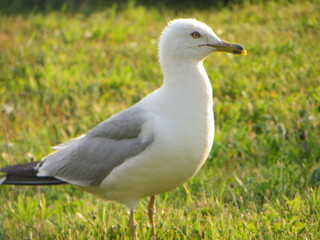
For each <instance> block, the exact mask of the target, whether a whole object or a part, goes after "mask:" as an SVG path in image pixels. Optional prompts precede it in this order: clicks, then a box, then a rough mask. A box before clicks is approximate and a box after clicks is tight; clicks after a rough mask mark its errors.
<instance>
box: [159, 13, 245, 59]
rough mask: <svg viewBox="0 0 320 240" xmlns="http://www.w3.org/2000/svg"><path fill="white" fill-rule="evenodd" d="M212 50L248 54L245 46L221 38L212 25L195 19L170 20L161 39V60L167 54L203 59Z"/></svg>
mask: <svg viewBox="0 0 320 240" xmlns="http://www.w3.org/2000/svg"><path fill="white" fill-rule="evenodd" d="M212 52H229V53H232V54H242V55H246V50H245V49H244V48H243V47H241V46H240V45H237V44H234V43H228V42H225V41H223V40H221V39H220V38H219V37H218V36H217V35H216V34H215V33H214V32H213V31H212V29H211V28H210V27H208V26H207V25H206V24H204V23H202V22H199V21H197V20H194V19H176V20H173V21H171V22H169V24H168V26H167V27H166V28H165V29H164V30H163V32H162V34H161V37H160V41H159V57H160V61H161V58H163V57H166V56H167V57H170V58H177V60H179V59H190V60H198V61H201V60H203V59H204V58H205V57H206V56H207V55H208V54H210V53H212Z"/></svg>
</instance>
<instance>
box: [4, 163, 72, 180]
mask: <svg viewBox="0 0 320 240" xmlns="http://www.w3.org/2000/svg"><path fill="white" fill-rule="evenodd" d="M38 163H39V162H30V163H26V164H17V165H10V166H6V167H3V168H1V169H0V171H1V172H4V173H5V175H4V176H2V178H0V184H10V185H56V184H66V182H64V181H61V180H59V179H57V178H55V177H38V176H37V170H35V167H36V166H37V164H38Z"/></svg>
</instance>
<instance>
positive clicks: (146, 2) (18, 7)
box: [0, 0, 266, 15]
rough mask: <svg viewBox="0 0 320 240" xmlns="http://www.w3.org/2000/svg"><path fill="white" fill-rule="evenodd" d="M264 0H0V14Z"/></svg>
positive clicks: (204, 6) (216, 5)
mask: <svg viewBox="0 0 320 240" xmlns="http://www.w3.org/2000/svg"><path fill="white" fill-rule="evenodd" d="M265 1H266V0H259V1H254V0H199V1H194V0H162V1H154V0H123V1H119V0H118V1H117V0H1V1H0V14H2V15H17V14H21V15H27V14H33V13H41V14H47V13H50V12H52V11H64V12H68V13H82V14H85V15H86V14H87V15H90V14H92V13H94V12H96V11H101V10H103V9H105V8H109V7H111V6H114V5H116V6H117V8H118V10H119V11H121V10H122V9H124V8H126V7H127V6H128V5H130V4H131V5H134V6H144V7H146V8H149V9H151V8H156V9H158V10H159V11H165V10H166V9H170V10H172V11H175V12H183V11H188V10H191V9H198V10H205V9H206V10H210V9H219V8H225V7H231V6H232V5H241V4H243V3H244V2H265Z"/></svg>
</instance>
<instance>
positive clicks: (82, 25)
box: [0, 1, 320, 240]
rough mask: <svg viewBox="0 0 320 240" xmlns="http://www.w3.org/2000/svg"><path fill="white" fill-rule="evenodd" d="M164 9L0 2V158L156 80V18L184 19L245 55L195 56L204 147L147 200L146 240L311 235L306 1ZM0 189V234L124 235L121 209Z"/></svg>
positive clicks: (127, 100)
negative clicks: (201, 87) (190, 165)
mask: <svg viewBox="0 0 320 240" xmlns="http://www.w3.org/2000/svg"><path fill="white" fill-rule="evenodd" d="M14 2H15V3H16V4H17V1H14ZM18 3H19V2H18ZM15 6H17V5H15ZM18 6H19V5H18ZM167 7H168V6H162V7H155V8H153V7H150V6H149V7H148V6H145V5H135V4H134V3H132V2H131V3H129V4H128V5H122V6H121V7H119V6H118V5H116V3H113V5H111V6H110V7H106V8H101V9H90V8H89V7H88V6H87V8H81V9H76V8H74V9H72V11H68V9H66V6H65V5H64V8H62V10H61V11H57V10H50V9H49V10H48V9H46V11H43V12H41V11H39V10H38V11H26V12H23V9H21V12H22V13H12V12H10V14H6V12H5V11H4V10H2V11H1V15H0V52H1V54H0V106H3V109H4V111H3V112H2V113H1V114H0V117H1V119H0V120H1V123H0V152H1V155H0V165H1V166H4V165H7V164H12V163H22V162H28V161H30V157H34V158H35V159H36V160H40V159H41V157H42V156H44V155H46V154H48V153H49V152H50V146H52V145H55V144H57V143H60V142H63V141H65V140H67V139H69V138H73V137H76V136H78V135H80V134H82V133H85V132H86V131H87V130H88V129H90V128H91V127H93V126H94V125H96V124H97V123H99V122H100V121H102V120H103V119H105V118H107V117H109V116H110V115H111V114H113V113H116V112H118V111H120V110H122V109H124V108H126V107H129V106H130V105H132V104H134V103H135V102H136V101H138V100H139V99H141V98H142V97H143V96H145V95H146V94H148V93H150V92H151V91H153V90H155V89H156V88H158V87H159V86H160V85H161V81H162V75H161V71H160V68H159V66H158V63H157V45H156V42H157V38H158V36H159V34H160V32H161V30H162V28H163V27H164V26H165V24H166V22H167V21H168V20H170V19H174V18H177V17H193V18H197V19H198V20H202V21H204V22H206V23H207V24H208V25H210V26H211V27H212V28H213V29H214V30H215V31H216V32H217V33H218V35H219V36H221V37H222V38H223V39H225V40H228V41H233V42H236V43H239V44H241V45H242V46H244V47H245V48H246V49H247V51H248V56H246V57H243V56H233V55H228V54H220V53H219V54H212V55H211V56H209V57H208V59H207V60H206V62H205V66H206V69H207V73H208V75H209V77H210V79H211V81H212V85H213V89H214V90H213V91H214V100H215V106H214V108H215V115H216V136H215V143H214V147H213V150H212V153H211V155H210V158H209V159H208V161H207V163H206V164H205V166H204V167H203V169H202V170H201V171H200V172H199V173H198V174H197V175H196V176H195V177H194V178H192V179H191V180H190V181H189V182H188V183H186V184H185V185H184V186H181V187H179V188H177V189H175V190H174V191H172V192H169V193H165V194H162V195H160V196H159V197H158V199H157V213H156V223H157V237H158V239H207V240H209V239H290V240H291V239H314V240H316V239H318V238H319V232H320V224H319V222H320V190H319V173H318V174H313V176H318V179H313V180H312V181H311V180H310V176H311V175H312V171H313V170H314V169H316V168H317V167H319V160H320V148H319V142H320V141H319V140H320V138H319V135H320V128H319V124H320V120H319V119H320V118H319V111H320V70H319V58H320V51H319V34H320V17H319V16H320V15H319V12H320V3H319V1H309V2H308V1H292V2H291V3H288V2H284V3H276V2H268V3H263V2H260V3H259V4H252V3H251V4H249V3H247V4H246V3H244V4H241V5H240V4H235V5H233V6H232V4H229V6H228V7H226V8H223V7H220V8H208V9H207V10H205V9H202V10H199V9H198V10H197V9H188V10H183V11H179V10H178V9H177V8H176V9H175V10H170V9H169V8H167ZM7 8H8V9H10V6H9V7H7ZM11 10H12V9H11ZM8 11H9V10H8ZM11 107H12V108H13V109H10V108H11ZM313 178H314V177H313ZM0 196H1V204H0V222H1V224H0V239H39V240H40V239H41V240H43V239H61V240H62V239H77V240H78V239H129V232H128V231H127V228H126V224H127V212H126V211H127V210H126V209H125V207H124V206H122V205H120V204H118V203H113V202H105V201H103V200H100V199H97V198H96V197H94V196H92V195H89V194H87V193H84V192H81V191H80V190H77V188H76V187H73V186H53V187H41V188H37V187H13V186H2V187H0ZM146 203H147V202H146V200H143V201H141V204H140V205H139V207H138V208H137V213H136V219H137V222H138V223H139V228H138V234H139V237H140V239H148V236H149V234H150V229H149V226H148V224H147V215H146V209H145V206H146Z"/></svg>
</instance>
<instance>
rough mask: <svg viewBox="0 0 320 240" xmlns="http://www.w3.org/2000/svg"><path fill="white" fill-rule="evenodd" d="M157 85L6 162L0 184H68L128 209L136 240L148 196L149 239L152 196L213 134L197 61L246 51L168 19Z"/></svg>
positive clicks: (182, 172) (187, 169)
mask: <svg viewBox="0 0 320 240" xmlns="http://www.w3.org/2000/svg"><path fill="white" fill-rule="evenodd" d="M158 42H159V43H158V52H159V55H158V60H159V63H160V66H161V69H162V73H163V83H162V85H161V86H160V88H158V89H157V90H155V91H153V92H152V93H150V94H149V95H147V96H146V97H144V98H142V99H141V100H140V101H138V102H137V103H136V104H134V105H132V106H131V107H129V108H127V109H125V110H123V111H121V112H119V113H117V114H115V115H113V116H111V117H110V118H108V119H107V120H105V121H103V122H101V123H100V124H98V125H97V126H95V127H94V128H92V129H91V130H89V131H88V132H87V133H86V134H83V135H82V136H80V137H78V138H75V139H72V140H69V141H67V142H65V143H63V144H61V145H58V146H55V147H53V149H54V150H55V151H53V152H52V153H50V154H49V155H47V156H45V157H43V158H42V159H41V160H40V161H38V162H37V161H34V162H30V163H25V164H18V165H9V166H5V167H3V168H1V169H0V171H1V172H3V174H2V176H1V178H0V184H12V185H55V184H72V185H76V186H78V187H79V188H80V189H82V190H84V191H87V192H89V193H92V194H94V195H96V196H98V197H101V198H104V199H106V200H112V201H117V202H119V203H122V204H124V205H126V206H127V207H128V209H129V211H128V212H129V220H128V227H129V229H130V233H131V236H132V239H136V238H137V234H136V228H137V224H136V223H135V220H134V209H135V207H136V206H137V204H138V203H139V201H140V200H141V199H143V198H146V197H149V204H148V218H149V221H150V225H151V235H152V236H153V237H155V235H156V232H155V223H154V213H155V208H154V204H155V196H156V195H158V194H161V193H164V192H167V191H170V190H172V189H174V188H176V187H178V186H179V185H181V184H183V183H185V182H186V181H187V180H189V179H190V178H191V177H192V176H194V175H195V174H196V173H197V172H198V171H199V169H200V168H201V167H202V165H203V164H204V163H205V161H206V159H207V158H208V156H209V153H210V151H211V148H212V145H213V140H214V115H213V95H212V86H211V83H210V80H209V78H208V75H207V73H206V70H205V68H204V66H203V61H204V60H205V59H206V57H207V56H208V55H209V54H211V53H213V52H227V53H232V54H239V55H246V50H245V49H244V48H243V47H242V46H240V45H238V44H234V43H229V42H226V41H224V40H222V39H220V38H219V37H218V36H217V35H216V34H215V33H214V31H213V30H212V29H211V28H210V27H209V26H208V25H206V24H205V23H203V22H200V21H198V20H196V19H187V18H186V19H175V20H172V21H170V22H168V24H167V26H166V27H165V28H164V30H163V31H162V33H161V35H160V38H159V41H158Z"/></svg>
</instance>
